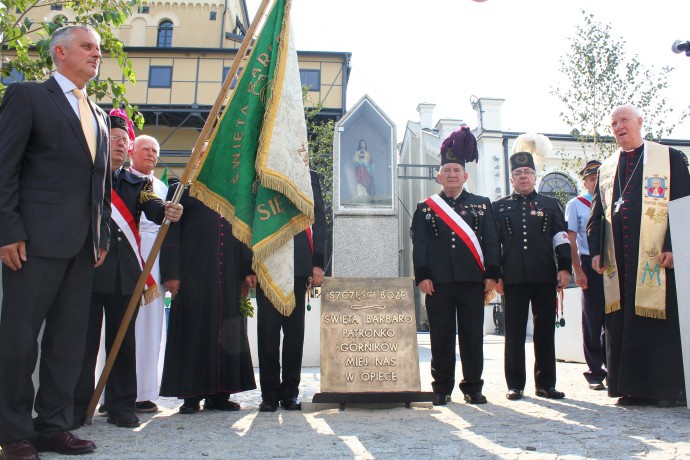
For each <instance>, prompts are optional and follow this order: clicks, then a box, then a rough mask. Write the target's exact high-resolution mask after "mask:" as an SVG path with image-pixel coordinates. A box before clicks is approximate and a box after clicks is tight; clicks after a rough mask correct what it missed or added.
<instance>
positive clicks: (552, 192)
mask: <svg viewBox="0 0 690 460" xmlns="http://www.w3.org/2000/svg"><path fill="white" fill-rule="evenodd" d="M539 193H543V194H544V195H548V196H552V197H554V198H557V199H558V200H560V201H561V203H563V204H564V205H565V203H567V202H568V201H570V200H571V199H573V198H575V197H576V196H577V186H576V185H575V183H574V182H573V181H572V180H571V179H570V177H568V176H566V175H565V174H563V173H557V172H556V173H550V174H547V175H546V176H544V178H543V179H542V180H541V182H540V183H539Z"/></svg>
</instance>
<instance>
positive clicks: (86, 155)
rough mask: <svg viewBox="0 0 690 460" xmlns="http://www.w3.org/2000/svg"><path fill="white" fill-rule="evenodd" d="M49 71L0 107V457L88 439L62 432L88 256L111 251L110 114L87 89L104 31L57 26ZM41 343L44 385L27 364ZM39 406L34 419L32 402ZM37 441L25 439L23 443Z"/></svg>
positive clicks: (68, 449) (82, 333) (62, 448)
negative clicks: (40, 338)
mask: <svg viewBox="0 0 690 460" xmlns="http://www.w3.org/2000/svg"><path fill="white" fill-rule="evenodd" d="M50 54H51V56H52V58H53V62H54V64H55V66H56V68H57V72H56V73H55V74H54V75H53V76H52V77H51V78H49V79H48V80H47V81H45V82H42V83H37V82H26V83H18V84H12V85H10V86H9V87H8V88H7V91H6V92H5V97H4V99H3V101H2V106H0V133H1V136H2V142H0V165H2V167H0V260H2V263H3V266H2V277H3V283H2V284H3V290H4V297H3V305H2V320H1V321H0V445H2V454H3V457H4V458H5V459H17V458H22V459H30V458H38V454H37V451H36V447H39V448H41V449H43V450H50V451H54V452H59V453H62V454H80V453H84V452H90V451H92V450H93V449H95V447H96V446H95V445H94V443H93V442H91V441H86V440H81V439H79V438H77V437H76V436H74V435H73V434H72V433H70V432H69V429H70V427H71V426H72V424H73V419H72V417H73V413H74V408H73V400H74V387H75V385H76V383H77V379H78V378H79V373H80V372H81V362H82V358H83V356H84V344H85V342H86V326H87V323H88V318H89V307H88V305H89V298H90V297H91V286H92V279H93V272H94V265H96V266H98V265H100V264H101V263H103V260H104V259H105V255H106V253H107V250H108V241H109V236H110V233H109V227H108V223H109V221H110V186H111V185H110V180H111V176H110V154H109V143H108V117H107V115H106V114H105V113H104V112H103V111H102V110H101V109H99V108H98V106H96V105H95V104H92V103H91V102H90V101H89V100H88V98H86V97H85V96H86V94H85V91H86V90H85V87H86V84H87V83H88V82H89V80H91V79H92V78H94V77H95V76H96V74H97V73H98V65H99V63H100V61H101V51H100V37H99V35H98V34H97V33H96V32H95V31H94V30H93V29H92V28H90V27H88V26H66V27H63V28H60V29H58V30H56V31H55V33H54V34H53V36H52V40H51V45H50ZM44 320H45V330H44V333H43V341H42V345H41V347H42V348H41V349H42V355H41V362H40V376H41V380H40V386H39V388H38V393H37V394H34V386H33V384H32V382H31V374H32V372H33V370H34V367H35V366H36V361H37V355H38V343H37V340H38V335H39V331H40V329H41V325H42V323H43V322H44ZM32 407H33V408H34V409H35V410H36V413H37V414H38V415H37V417H36V419H35V420H33V419H32V416H31V408H32ZM30 439H33V443H32V442H31V441H30Z"/></svg>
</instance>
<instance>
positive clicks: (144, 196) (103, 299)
mask: <svg viewBox="0 0 690 460" xmlns="http://www.w3.org/2000/svg"><path fill="white" fill-rule="evenodd" d="M130 123H131V122H130V121H129V119H128V118H127V115H126V114H124V113H123V112H121V111H112V112H111V115H110V125H111V130H110V151H111V157H110V164H111V167H112V170H113V206H112V220H111V223H110V234H111V241H110V252H109V254H108V257H106V259H105V262H104V263H103V265H102V266H101V267H99V268H98V269H97V270H96V274H95V277H94V289H93V294H92V296H91V314H90V318H89V329H88V335H87V344H86V353H85V356H84V366H83V370H82V374H81V377H80V378H79V382H78V384H77V390H76V394H75V404H74V410H75V424H76V425H80V424H82V423H83V422H84V418H85V415H86V407H87V406H88V404H89V401H90V399H91V395H92V393H93V390H94V371H95V368H96V360H97V357H98V348H99V346H98V345H99V343H100V339H101V323H102V322H103V312H104V311H105V346H106V352H107V353H110V349H111V348H112V345H113V342H114V340H115V337H116V335H117V332H118V330H119V328H120V324H121V323H122V318H123V316H124V313H125V311H126V310H127V307H128V305H129V301H130V298H131V297H132V293H133V292H134V287H135V285H136V283H137V281H138V279H139V276H140V275H141V270H142V266H143V264H144V263H145V259H143V258H142V256H141V250H140V247H139V243H138V240H139V235H138V228H137V223H138V222H139V218H140V215H141V212H142V211H143V212H144V213H145V214H146V215H147V216H149V218H150V219H151V220H152V221H155V222H158V223H161V222H162V221H163V217H166V218H168V219H170V221H172V222H176V221H177V220H179V218H180V216H181V214H182V206H181V205H179V204H173V203H170V202H167V203H163V201H162V200H161V199H160V198H159V197H158V196H156V194H155V193H154V192H153V186H152V184H151V182H149V181H148V180H146V179H145V178H142V177H138V176H135V175H134V174H131V173H130V172H129V171H126V170H123V169H122V165H123V164H124V162H125V158H126V157H127V152H128V150H129V149H128V147H129V145H130V142H131V140H132V139H133V138H134V130H133V129H132V127H131V125H130ZM161 294H162V292H158V286H157V285H156V283H155V282H154V280H153V279H152V277H149V280H148V282H147V283H146V289H145V291H144V298H145V299H146V300H150V299H153V298H155V297H160V296H161ZM137 310H139V309H137ZM136 315H137V311H135V313H134V317H133V319H132V321H131V322H130V325H129V328H128V329H127V332H126V334H125V336H124V339H123V341H122V346H121V347H120V351H119V353H118V355H117V359H116V360H115V363H114V365H113V368H112V371H111V373H110V375H109V377H108V382H107V385H106V388H105V408H106V409H107V411H108V423H112V424H115V425H117V426H120V427H126V428H132V427H136V426H139V419H138V417H137V416H136V415H135V414H134V403H135V399H136V392H137V374H136V354H135V338H134V320H135V319H136Z"/></svg>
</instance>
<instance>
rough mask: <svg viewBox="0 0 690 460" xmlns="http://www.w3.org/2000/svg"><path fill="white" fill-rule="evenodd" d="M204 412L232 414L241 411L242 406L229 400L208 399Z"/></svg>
mask: <svg viewBox="0 0 690 460" xmlns="http://www.w3.org/2000/svg"><path fill="white" fill-rule="evenodd" d="M204 410H219V411H224V412H232V411H237V410H240V405H239V404H237V403H236V402H234V401H230V400H228V399H211V398H207V399H206V402H205V403H204Z"/></svg>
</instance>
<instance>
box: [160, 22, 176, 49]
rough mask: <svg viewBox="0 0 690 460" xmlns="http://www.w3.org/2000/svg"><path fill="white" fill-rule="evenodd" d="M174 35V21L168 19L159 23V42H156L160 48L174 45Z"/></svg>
mask: <svg viewBox="0 0 690 460" xmlns="http://www.w3.org/2000/svg"><path fill="white" fill-rule="evenodd" d="M172 36H173V23H172V21H169V20H167V19H166V20H165V21H162V22H161V23H160V24H158V42H157V43H156V46H157V47H158V48H170V47H172Z"/></svg>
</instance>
